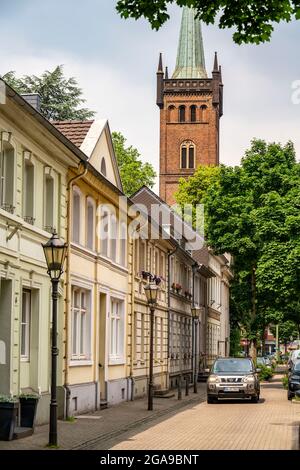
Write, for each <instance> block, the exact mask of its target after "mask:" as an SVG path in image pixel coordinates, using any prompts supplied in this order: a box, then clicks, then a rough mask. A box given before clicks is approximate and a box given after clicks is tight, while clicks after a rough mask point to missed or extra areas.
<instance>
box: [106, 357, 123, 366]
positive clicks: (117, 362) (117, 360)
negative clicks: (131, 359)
mask: <svg viewBox="0 0 300 470" xmlns="http://www.w3.org/2000/svg"><path fill="white" fill-rule="evenodd" d="M124 364H125V359H124V358H123V357H110V358H109V360H108V365H109V366H121V365H124Z"/></svg>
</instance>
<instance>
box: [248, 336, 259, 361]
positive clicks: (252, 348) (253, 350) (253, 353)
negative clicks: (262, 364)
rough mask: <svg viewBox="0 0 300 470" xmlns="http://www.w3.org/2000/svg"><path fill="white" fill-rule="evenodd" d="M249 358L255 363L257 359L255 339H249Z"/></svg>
mask: <svg viewBox="0 0 300 470" xmlns="http://www.w3.org/2000/svg"><path fill="white" fill-rule="evenodd" d="M249 356H250V357H251V358H252V360H253V361H254V362H256V357H257V340H256V339H251V341H250V351H249Z"/></svg>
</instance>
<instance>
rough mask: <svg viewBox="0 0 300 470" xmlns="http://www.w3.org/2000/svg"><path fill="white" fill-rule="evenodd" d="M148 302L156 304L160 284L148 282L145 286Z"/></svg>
mask: <svg viewBox="0 0 300 470" xmlns="http://www.w3.org/2000/svg"><path fill="white" fill-rule="evenodd" d="M144 290H145V294H146V298H147V302H148V304H149V305H156V303H157V295H158V286H157V285H156V284H155V283H154V282H150V283H149V284H146V286H145V287H144Z"/></svg>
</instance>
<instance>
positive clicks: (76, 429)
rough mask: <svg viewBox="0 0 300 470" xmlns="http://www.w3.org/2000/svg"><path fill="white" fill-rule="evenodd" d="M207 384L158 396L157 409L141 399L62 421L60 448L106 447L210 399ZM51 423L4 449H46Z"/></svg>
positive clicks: (4, 444) (2, 443)
mask: <svg viewBox="0 0 300 470" xmlns="http://www.w3.org/2000/svg"><path fill="white" fill-rule="evenodd" d="M205 390H206V384H204V383H199V384H198V393H197V394H194V393H193V392H192V389H190V392H189V396H185V391H184V389H182V400H180V401H179V400H177V397H176V396H175V397H173V398H156V397H155V398H154V410H153V411H148V410H147V400H146V399H139V400H135V401H133V402H124V403H122V404H120V405H116V406H112V407H110V408H107V409H106V410H101V411H97V412H95V413H89V414H86V415H84V416H82V417H81V418H79V417H78V419H76V420H75V421H74V422H67V421H61V420H60V421H58V443H59V448H60V449H88V448H91V446H95V445H97V446H99V447H101V448H103V449H106V448H107V447H106V442H107V441H108V440H109V439H110V440H111V439H114V442H118V441H119V438H118V436H122V435H124V433H126V432H127V431H128V430H133V429H135V430H137V429H141V426H142V425H145V424H147V425H148V426H149V425H151V423H153V422H155V420H157V419H165V417H166V416H167V415H170V414H174V413H177V412H178V410H180V409H181V408H183V407H187V406H193V405H194V404H196V403H199V402H201V401H204V400H205V398H206V392H205ZM48 433H49V427H48V425H44V426H37V427H36V429H35V432H34V434H33V435H32V436H30V437H27V438H24V439H20V440H14V441H9V442H5V441H0V451H1V450H13V449H16V450H42V449H46V445H47V442H48Z"/></svg>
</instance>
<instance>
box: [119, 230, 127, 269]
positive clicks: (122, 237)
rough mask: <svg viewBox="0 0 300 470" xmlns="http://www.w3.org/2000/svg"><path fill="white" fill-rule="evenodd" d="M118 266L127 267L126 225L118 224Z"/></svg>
mask: <svg viewBox="0 0 300 470" xmlns="http://www.w3.org/2000/svg"><path fill="white" fill-rule="evenodd" d="M119 261H120V265H121V266H124V267H126V266H127V224H126V222H124V221H123V222H121V223H120V260H119Z"/></svg>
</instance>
